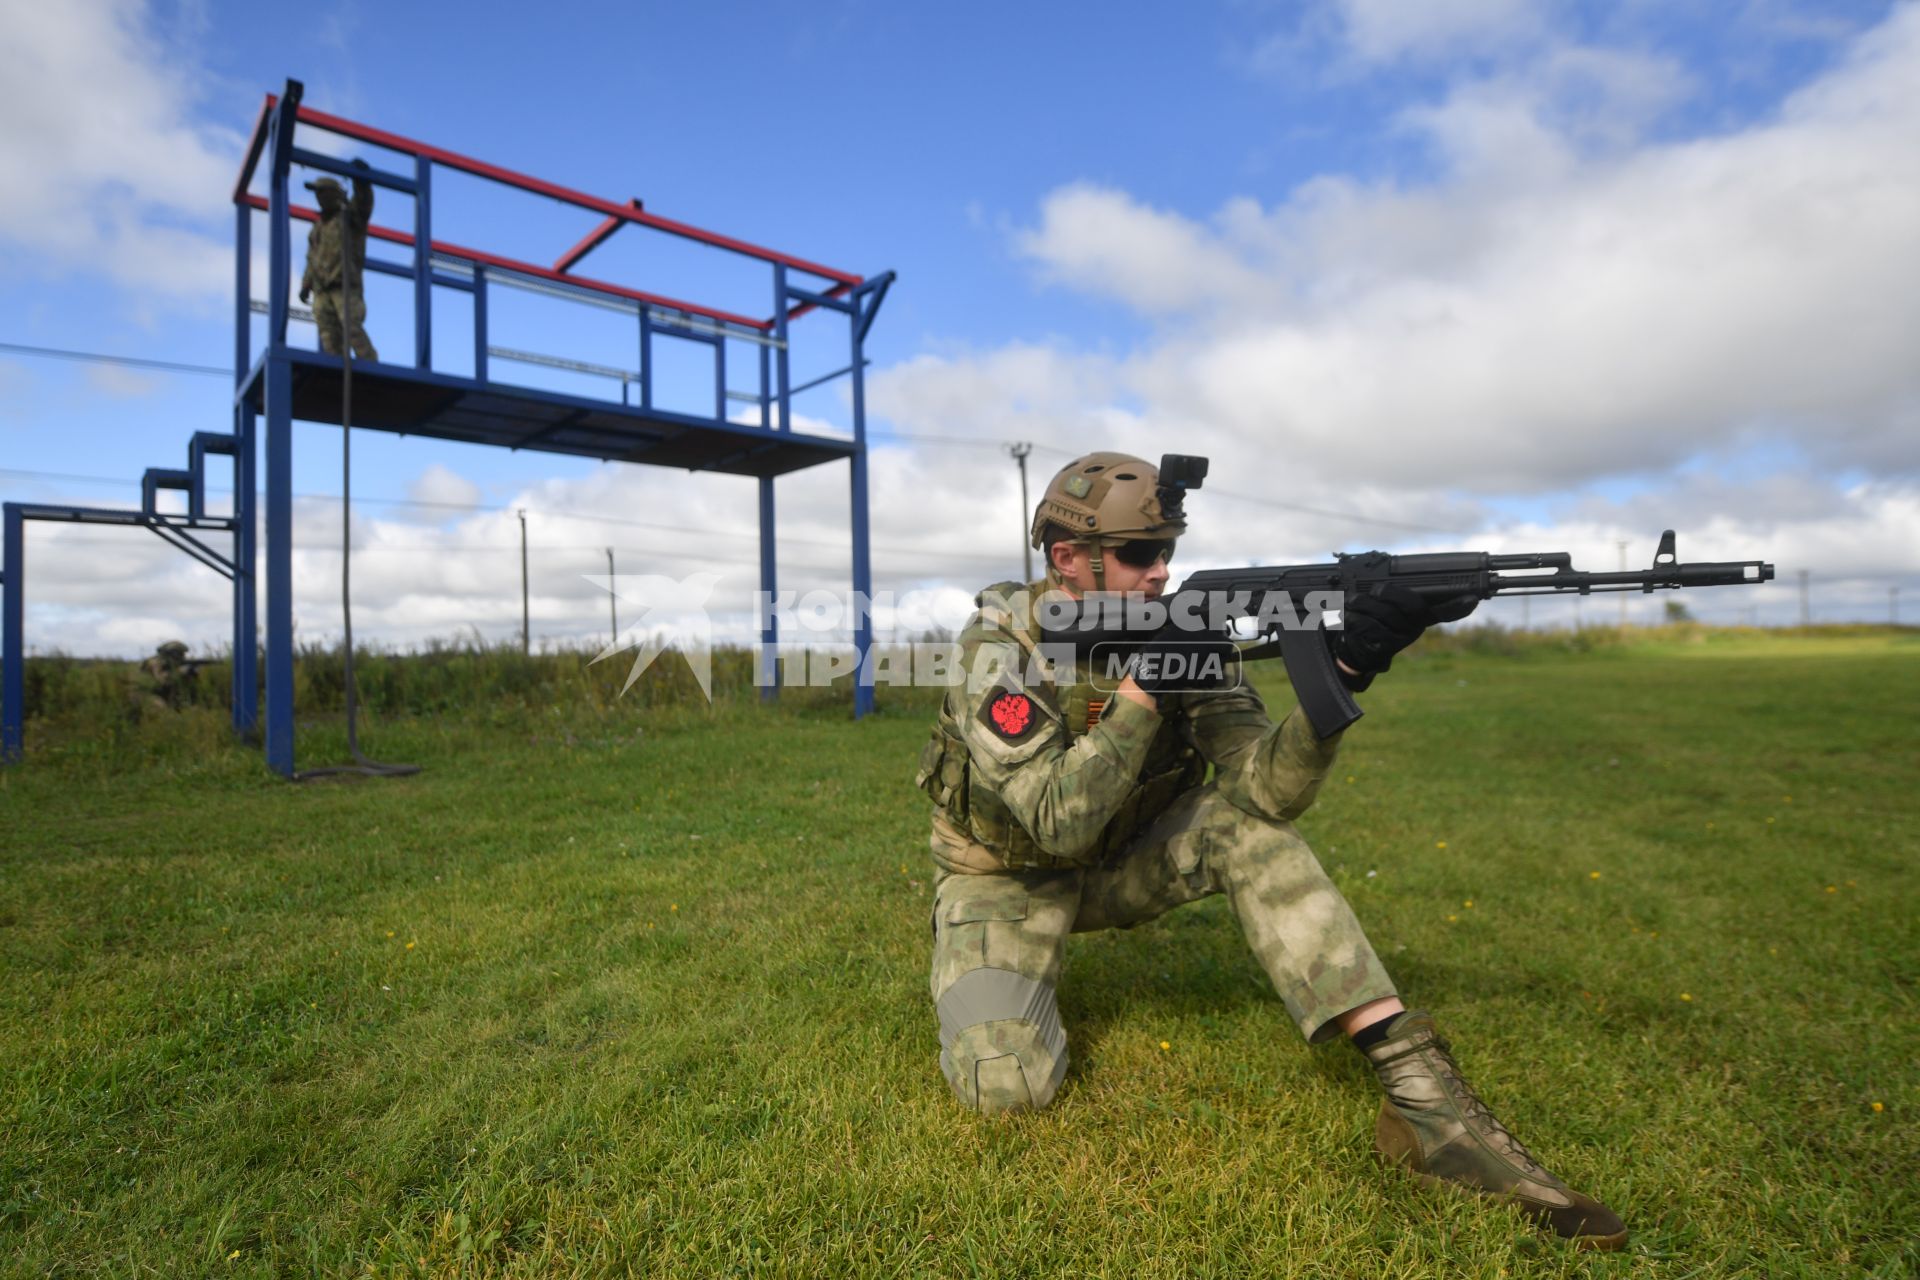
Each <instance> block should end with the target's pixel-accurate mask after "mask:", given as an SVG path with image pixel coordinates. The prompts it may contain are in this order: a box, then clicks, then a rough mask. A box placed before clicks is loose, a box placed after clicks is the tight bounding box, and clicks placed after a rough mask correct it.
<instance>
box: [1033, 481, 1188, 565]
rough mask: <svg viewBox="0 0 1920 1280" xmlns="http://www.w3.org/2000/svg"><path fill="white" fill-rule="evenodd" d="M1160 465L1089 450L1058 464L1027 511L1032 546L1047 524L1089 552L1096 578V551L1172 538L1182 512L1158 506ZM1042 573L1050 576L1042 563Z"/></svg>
mask: <svg viewBox="0 0 1920 1280" xmlns="http://www.w3.org/2000/svg"><path fill="white" fill-rule="evenodd" d="M1162 499H1163V495H1162V490H1161V486H1160V469H1159V468H1158V467H1156V466H1154V465H1153V464H1152V463H1151V462H1148V461H1147V460H1146V459H1145V458H1136V457H1134V456H1133V455H1132V454H1130V453H1090V454H1088V455H1086V456H1085V457H1084V458H1075V459H1074V460H1073V461H1072V462H1069V463H1068V464H1067V465H1066V466H1064V467H1062V468H1061V469H1060V471H1059V473H1058V474H1057V475H1055V476H1054V477H1053V480H1052V482H1051V483H1050V484H1048V485H1047V491H1046V492H1045V493H1044V494H1042V495H1041V496H1040V505H1039V506H1038V507H1037V508H1035V509H1034V513H1033V530H1032V537H1033V545H1034V546H1035V547H1043V546H1044V545H1045V542H1046V533H1047V528H1048V526H1049V525H1051V526H1054V527H1056V528H1057V529H1059V530H1060V532H1061V533H1062V534H1064V535H1065V537H1066V539H1067V540H1068V541H1070V542H1076V543H1080V544H1082V545H1084V546H1086V547H1087V548H1089V550H1091V552H1092V553H1093V564H1092V568H1093V575H1094V581H1095V582H1096V583H1101V584H1104V582H1105V581H1106V563H1105V561H1104V558H1103V557H1102V555H1101V551H1102V549H1103V548H1106V547H1116V546H1119V545H1120V544H1121V543H1123V542H1131V541H1133V540H1134V539H1136V538H1177V537H1179V536H1180V535H1181V534H1182V533H1185V532H1186V529H1187V522H1186V515H1185V512H1184V511H1182V510H1180V508H1179V504H1178V503H1174V504H1172V505H1173V509H1172V510H1167V509H1166V506H1165V505H1163V500H1162ZM1047 576H1048V577H1049V578H1051V577H1054V576H1056V574H1055V570H1054V568H1053V565H1052V564H1051V563H1049V564H1048V565H1047Z"/></svg>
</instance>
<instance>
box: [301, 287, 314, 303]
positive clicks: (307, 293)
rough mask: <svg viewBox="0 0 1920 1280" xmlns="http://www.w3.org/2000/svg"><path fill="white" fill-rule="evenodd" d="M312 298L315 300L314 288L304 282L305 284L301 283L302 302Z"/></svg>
mask: <svg viewBox="0 0 1920 1280" xmlns="http://www.w3.org/2000/svg"><path fill="white" fill-rule="evenodd" d="M312 300H313V290H312V289H310V288H308V287H307V286H306V285H304V284H303V285H301V286H300V301H302V302H311V301H312Z"/></svg>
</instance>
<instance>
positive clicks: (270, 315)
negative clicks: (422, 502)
mask: <svg viewBox="0 0 1920 1280" xmlns="http://www.w3.org/2000/svg"><path fill="white" fill-rule="evenodd" d="M300 97H301V86H300V83H299V82H298V81H293V80H290V81H288V82H287V87H286V92H285V93H284V94H281V95H279V96H277V97H276V96H273V95H269V96H268V97H267V100H266V102H265V104H264V105H263V106H262V108H261V111H260V116H259V118H258V120H257V121H256V122H255V125H254V130H253V134H252V138H251V141H250V143H249V145H248V148H247V155H246V160H245V162H244V164H243V165H242V168H241V172H240V177H239V181H238V182H237V183H236V185H235V187H234V192H233V202H234V206H235V215H236V216H235V223H234V399H233V430H232V434H231V435H219V434H214V433H208V432H199V433H196V434H195V435H194V437H193V441H192V444H191V446H190V449H189V456H190V464H189V467H188V469H187V470H186V471H184V472H182V471H167V470H159V469H156V470H151V471H149V472H147V475H146V480H145V483H144V485H143V495H142V497H143V501H142V509H141V510H140V511H139V512H131V511H101V510H97V509H88V508H75V507H53V506H42V505H29V504H19V503H8V504H6V505H5V535H6V545H5V553H4V581H5V587H6V597H5V606H4V610H3V611H0V613H3V616H0V622H3V623H4V626H3V627H0V631H3V632H4V636H3V637H0V639H3V641H4V652H3V653H0V658H3V660H4V663H5V682H4V689H0V694H3V695H4V698H3V702H4V705H3V706H0V758H11V757H13V756H16V755H18V753H19V751H20V749H21V743H22V738H21V729H22V725H21V718H22V706H21V701H22V693H23V687H24V685H23V679H22V669H21V660H22V657H23V655H24V645H23V637H22V629H21V624H22V603H23V596H24V587H25V579H24V573H23V558H24V557H23V548H22V545H21V533H22V527H23V522H24V521H26V520H31V519H42V520H45V519H60V520H91V521H96V522H107V523H118V524H137V525H144V526H145V527H147V528H150V529H152V530H153V531H154V532H155V533H157V534H159V535H161V536H162V537H164V538H167V539H168V540H169V541H171V542H174V543H175V544H176V545H179V546H181V547H182V548H183V549H184V550H187V551H188V552H190V553H191V554H194V555H195V556H196V557H197V558H199V559H201V560H202V561H204V562H205V563H208V564H210V565H212V566H213V567H214V568H216V569H217V570H219V571H220V572H222V573H226V574H227V575H228V576H230V577H231V578H232V579H233V725H234V728H235V730H236V731H241V732H246V731H250V730H252V729H254V728H255V727H256V724H257V721H258V716H259V706H258V701H259V700H258V698H257V696H256V692H255V691H256V689H257V688H259V675H260V673H259V672H258V670H257V669H256V648H255V645H256V639H255V637H256V634H257V633H256V625H257V622H259V621H264V624H265V653H266V673H265V675H266V679H265V693H266V698H265V701H266V722H265V727H264V739H265V747H266V759H267V764H268V765H269V767H271V768H272V769H274V770H275V771H276V772H278V773H281V774H283V775H291V774H292V773H293V771H294V748H293V448H292V444H293V423H294V422H295V421H296V420H305V421H318V422H327V423H338V422H339V421H340V419H341V396H342V383H343V381H344V377H345V372H346V371H345V368H344V365H343V363H342V361H341V360H340V358H339V357H336V356H332V355H327V354H325V353H322V352H318V351H312V350H307V349H305V348H296V347H292V346H289V345H288V343H287V322H288V320H289V318H290V317H291V316H292V315H293V314H294V312H293V310H292V308H291V307H290V305H289V303H288V296H289V294H290V292H291V288H292V269H293V243H292V241H293V233H292V225H293V222H294V220H295V219H300V220H304V221H313V220H314V219H316V218H317V216H318V215H317V213H316V212H315V211H314V210H311V209H307V208H302V207H300V206H297V205H294V204H293V203H291V201H290V200H289V198H288V186H289V179H290V176H291V173H292V170H293V167H294V166H295V165H299V166H303V167H305V168H307V169H311V170H317V171H319V172H321V173H329V174H335V175H339V176H340V177H343V178H347V179H358V180H360V181H363V182H371V183H373V184H374V185H376V186H378V187H382V188H385V189H388V190H392V191H397V192H400V193H402V194H404V195H407V196H410V197H412V200H413V211H414V216H413V227H412V229H411V231H410V232H409V231H398V230H393V229H391V228H387V227H381V226H374V227H370V228H369V231H368V233H369V237H370V239H371V240H373V241H379V242H385V243H389V244H394V245H400V246H404V247H406V248H407V249H409V250H411V254H410V261H392V260H382V259H378V258H376V257H375V256H373V255H369V256H368V258H367V261H366V268H365V269H366V270H367V271H373V272H382V273H385V274H387V275H392V276H398V277H401V278H403V279H407V280H410V281H411V282H412V285H413V321H414V323H413V352H412V360H411V362H410V363H408V364H401V363H393V362H390V361H388V360H381V361H366V360H358V359H356V360H355V361H354V362H353V370H352V379H353V425H354V426H355V427H363V428H369V429H373V430H383V431H393V432H399V433H402V434H406V435H423V436H433V437H437V438H440V439H446V440H459V441H464V442H467V443H472V444H486V445H499V446H503V447H506V448H511V449H535V450H543V451H546V452H551V453H566V454H573V455H576V456H583V457H591V458H599V459H602V460H604V461H619V462H638V463H646V464H649V465H653V466H663V467H679V468H685V469H687V470H689V471H718V472H725V473H728V474H732V475H742V476H753V477H755V478H756V479H757V480H758V481H759V528H760V562H759V568H760V587H761V590H762V591H763V592H766V593H767V594H768V595H769V596H771V595H772V594H773V593H774V591H775V581H776V564H775V555H774V547H775V538H774V478H775V477H776V476H780V475H784V474H786V473H788V472H792V471H798V470H801V469H802V468H805V467H810V466H815V465H817V464H819V463H823V462H832V461H837V460H839V459H843V458H844V459H845V460H846V461H847V462H848V464H849V468H850V471H851V477H850V478H851V486H852V493H851V498H852V503H851V507H852V526H853V527H852V540H853V547H852V554H853V583H852V586H853V592H854V601H855V614H854V625H853V643H854V649H855V657H856V661H857V666H856V675H855V683H854V695H853V713H854V715H855V717H860V716H864V715H865V714H866V713H867V712H868V711H870V710H872V707H873V654H872V649H873V623H872V617H871V613H870V610H869V601H870V598H871V596H872V565H871V560H870V557H869V554H868V529H867V445H866V387H865V376H864V370H865V365H866V359H865V356H864V347H865V342H866V337H867V333H868V331H869V330H870V329H871V328H872V326H873V321H874V317H875V315H876V314H877V313H878V311H879V309H880V305H881V303H882V301H883V300H884V299H885V298H886V294H887V290H888V288H889V287H890V286H891V285H892V283H893V279H894V276H893V273H892V272H890V271H889V272H885V273H883V274H881V275H878V276H874V277H870V278H864V277H861V276H857V275H852V274H849V273H847V272H844V271H838V270H835V269H834V268H831V267H825V266H821V265H819V264H817V263H812V262H808V261H806V260H804V259H801V258H796V257H793V256H792V255H789V254H783V253H778V252H775V251H774V250H771V249H765V248H761V247H760V246H757V245H752V244H748V243H746V242H744V241H740V240H735V239H732V238H729V237H726V236H721V235H717V234H715V233H713V232H710V231H705V230H702V229H700V228H697V227H693V226H689V225H687V224H685V223H681V222H675V221H672V220H670V219H666V218H662V217H659V216H657V215H655V214H652V213H649V212H647V211H646V209H645V208H644V206H643V205H642V204H641V202H640V201H638V200H631V201H629V202H627V203H626V204H615V203H613V202H611V201H607V200H602V199H599V198H597V197H594V196H590V195H586V194H584V193H582V192H578V191H573V190H570V189H568V188H565V187H560V186H556V185H554V184H553V183H549V182H543V181H541V180H539V179H537V178H531V177H527V176H526V175H524V174H519V173H514V172H511V171H509V170H506V169H502V168H499V167H497V166H494V165H489V164H485V163H483V162H481V161H478V160H474V159H471V158H469V157H466V156H461V155H456V154H454V153H453V152H450V151H444V150H441V149H440V148H438V147H433V146H429V145H427V144H426V143H422V142H416V141H414V140H412V139H409V138H402V137H399V136H397V135H394V134H390V133H385V132H382V131H380V130H377V129H372V128H369V127H367V126H365V125H362V124H357V123H355V122H353V121H350V120H345V119H342V118H340V117H337V116H330V115H325V114H322V113H320V112H317V111H313V110H311V109H308V108H306V107H303V106H301V105H300ZM300 128H305V129H308V130H313V131H318V132H321V133H326V134H332V135H335V136H337V137H345V138H351V139H354V140H356V141H360V142H364V143H367V144H370V145H372V146H376V147H380V148H383V149H385V150H387V151H391V152H394V153H397V154H400V155H404V156H410V157H412V158H413V162H414V163H413V171H412V173H411V174H407V173H395V172H388V171H384V170H380V169H373V168H368V167H364V166H360V165H352V164H348V163H346V162H344V161H341V160H338V159H336V158H334V157H333V156H330V155H325V154H322V153H321V152H318V151H315V150H311V149H308V148H306V147H302V146H300V145H298V144H297V142H296V130H298V129H300ZM263 158H264V159H265V160H266V163H267V166H268V168H267V184H266V185H267V194H266V195H265V196H264V197H262V196H257V195H253V194H251V193H250V192H249V190H248V188H249V187H250V185H251V184H252V181H253V178H254V173H255V169H256V167H257V166H258V165H259V164H260V162H261V160H262V159H263ZM436 168H444V169H451V170H456V171H459V172H462V173H466V174H470V175H473V176H476V177H479V178H483V179H487V180H489V181H492V182H495V183H498V184H502V185H504V186H507V187H510V188H515V189H518V190H520V191H525V192H529V193H532V194H535V195H539V196H544V197H547V198H550V199H553V200H558V201H560V202H562V203H565V204H569V205H573V206H576V207H578V208H581V209H586V210H590V211H592V212H596V213H599V214H601V215H602V217H603V221H602V222H601V223H600V224H599V225H598V226H596V227H595V228H594V229H593V230H591V231H589V232H588V233H587V235H586V236H584V237H583V238H582V239H581V240H580V241H579V243H577V244H575V245H574V246H573V247H572V248H571V249H569V250H567V252H566V253H564V254H562V255H561V256H560V257H559V258H558V259H557V260H556V261H555V262H554V263H553V265H552V266H541V265H538V264H535V263H531V262H524V261H517V260H515V259H512V258H508V257H503V256H501V255H498V254H492V253H487V252H483V251H481V250H478V249H469V248H463V247H461V246H458V245H453V244H448V243H446V242H444V241H439V240H435V239H434V238H433V226H432V189H433V174H434V170H435V169H436ZM256 212H264V213H265V214H266V215H267V228H268V253H267V277H268V278H267V291H266V300H265V301H264V302H255V301H254V299H253V296H252V286H253V280H252V232H253V216H254V214H255V213H256ZM627 225H632V226H636V227H641V228H645V229H649V230H652V231H658V232H662V233H665V234H667V235H672V236H676V237H680V238H682V239H686V240H691V241H694V242H697V243H700V244H705V245H710V246H712V247H714V248H717V249H721V250H725V251H727V252H730V253H733V254H737V255H740V256H743V257H746V258H749V259H755V260H758V261H760V262H763V263H765V264H767V266H768V267H769V268H770V271H771V276H772V281H771V284H772V310H771V314H770V316H769V317H768V318H765V319H762V318H759V317H754V316H746V315H740V314H736V313H733V312H729V311H725V310H720V309H717V308H713V307H706V306H701V305H698V304H695V303H691V302H685V301H680V300H678V299H674V298H669V297H664V296H661V295H659V294H654V293H648V292H645V291H642V290H639V289H634V288H629V287H627V286H624V285H620V284H614V283H610V282H607V281H604V280H595V279H589V278H587V277H584V276H580V275H576V274H574V272H573V268H574V267H575V266H576V265H577V264H578V263H579V262H580V261H581V259H583V258H584V257H585V256H586V255H587V254H588V253H590V252H591V251H592V250H593V249H594V248H596V247H597V246H598V245H600V244H601V243H603V242H604V241H605V240H606V239H607V238H608V237H609V236H611V235H612V234H613V233H614V232H615V231H617V230H619V229H620V228H621V227H623V226H627ZM796 277H798V278H799V279H798V281H796V279H795V278H796ZM436 287H440V288H448V289H455V290H458V291H460V292H463V293H466V294H469V295H470V296H471V298H472V303H473V347H472V360H473V373H472V376H470V377H462V376H459V375H455V374H448V373H445V372H442V371H439V370H436V369H435V368H434V367H433V358H432V357H433V352H432V333H433V291H434V289H435V288H436ZM494 288H515V289H521V290H526V291H531V292H535V293H541V294H546V295H549V296H556V297H559V298H562V299H566V300H568V301H573V302H578V303H583V304H587V305H593V306H597V307H602V308H611V309H614V310H618V311H622V312H625V313H627V314H629V315H632V316H633V317H634V318H635V320H636V322H637V352H636V354H637V368H636V369H632V370H629V369H620V368H614V367H610V366H601V365H592V364H586V363H583V362H580V361H575V360H568V359H564V358H561V357H557V356H553V355H546V354H540V353H534V352H526V351H518V350H510V349H507V348H503V347H498V346H494V345H491V344H490V343H489V341H488V332H487V302H488V294H489V292H490V290H492V289H494ZM814 310H825V311H830V312H836V313H838V314H840V315H842V316H844V317H846V320H847V329H848V348H847V351H848V363H847V365H846V367H844V368H841V369H836V370H834V371H833V372H831V373H828V374H826V375H824V376H822V377H819V378H815V379H813V380H811V381H809V382H807V383H804V384H802V385H800V386H793V385H792V384H791V378H790V370H789V361H788V342H787V335H788V326H789V324H790V323H791V322H792V321H794V320H797V319H799V318H800V317H801V316H804V315H806V314H807V313H809V312H811V311H814ZM256 311H260V312H264V313H265V315H266V317H267V330H266V345H265V349H264V350H263V351H261V352H260V354H259V356H258V357H257V358H256V357H255V356H254V354H253V352H252V350H251V347H252V341H251V339H252V333H251V329H252V316H253V314H254V312H256ZM661 338H670V339H678V340H683V341H687V342H692V343H697V344H701V345H704V346H707V347H710V348H711V350H712V352H713V362H714V364H713V368H714V382H713V387H714V402H713V414H712V416H710V417H709V416H705V415H702V414H689V413H685V412H679V411H674V410H668V409H664V408H662V407H660V406H659V405H657V404H656V403H655V401H654V368H655V361H654V351H655V347H656V344H657V342H658V340H659V339H661ZM730 343H731V344H743V343H744V344H748V345H751V346H752V347H753V348H755V353H756V357H755V364H756V365H757V374H758V385H757V388H756V389H755V390H754V391H752V392H741V391H735V390H732V389H730V387H729V385H728V373H727V368H728V365H727V353H728V345H729V344H730ZM496 360H506V361H513V362H518V363H526V364H534V365H546V366H552V367H559V368H564V369H570V370H574V371H576V372H584V373H588V374H598V375H602V376H606V377H610V378H616V379H618V380H619V382H620V388H621V398H620V401H619V402H618V403H615V402H613V401H611V400H603V399H594V398H590V397H582V396H575V395H567V394H562V393H559V392H553V391H547V390H542V389H536V388H530V387H522V386H516V385H513V384H510V383H506V382H502V381H498V380H496V379H495V378H494V377H493V376H492V374H491V368H492V365H493V362H494V361H496ZM842 376H845V377H848V378H849V379H850V380H851V382H850V389H851V393H852V396H851V398H852V409H853V438H852V439H851V440H842V439H835V438H832V437H827V436H814V435H806V434H802V433H799V432H796V431H794V430H793V428H792V398H793V397H794V396H795V395H798V394H799V393H801V392H803V391H806V390H809V389H810V388H812V387H815V386H818V385H820V384H821V383H824V382H827V381H830V380H832V379H835V378H839V377H842ZM634 388H637V390H638V396H637V398H636V397H634V396H633V395H632V394H630V392H631V390H632V389H634ZM733 402H744V403H748V404H754V405H757V406H758V408H759V421H758V423H757V424H754V423H743V422H735V421H731V420H729V418H728V415H727V407H728V405H729V403H733ZM262 419H264V420H265V427H266V436H265V470H264V475H256V471H255V467H256V461H257V458H258V456H259V448H260V441H259V430H260V425H261V421H262ZM209 453H230V454H232V455H233V458H234V514H233V515H232V516H231V517H223V518H209V517H207V516H206V515H205V514H204V502H203V494H204V487H205V486H204V479H203V475H202V473H203V470H204V460H205V457H206V455H207V454H209ZM262 487H263V488H264V498H265V504H266V512H265V537H266V541H265V546H264V555H262V554H261V551H262V548H261V547H260V546H259V545H258V544H257V543H256V539H257V538H258V536H259V521H258V518H257V511H256V506H257V496H256V495H257V494H258V493H259V491H260V489H261V488H262ZM157 488H184V489H186V490H187V491H188V495H189V499H188V515H187V516H184V517H182V516H178V515H163V514H161V513H160V512H158V511H157V510H156V509H155V505H154V504H155V495H156V489H157ZM209 529H213V530H228V531H231V532H232V533H233V535H234V552H233V555H232V557H231V559H229V558H227V557H223V556H220V555H218V554H217V553H215V552H213V551H212V550H211V549H210V548H208V547H206V546H205V545H204V544H203V543H201V542H200V541H199V540H198V539H196V538H194V537H193V534H194V533H195V532H197V531H201V530H209ZM256 565H257V566H258V567H259V569H260V570H261V571H262V572H263V573H264V575H265V578H266V612H265V617H264V619H263V620H262V619H257V617H256V609H257V607H258V600H257V595H256V584H255V567H256ZM778 639H779V637H778V633H777V630H776V624H775V622H774V621H773V618H772V612H771V611H768V613H767V619H766V623H765V626H764V627H763V629H762V631H761V635H760V641H761V659H760V673H761V682H762V685H763V689H764V696H766V697H769V698H770V697H773V696H774V695H775V694H776V693H777V682H778V674H779V664H778V662H777V660H776V655H775V646H776V644H777V642H778Z"/></svg>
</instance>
